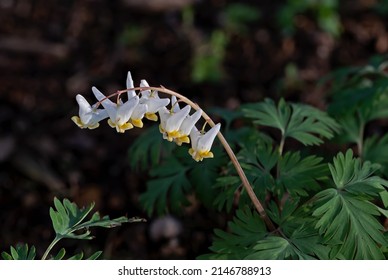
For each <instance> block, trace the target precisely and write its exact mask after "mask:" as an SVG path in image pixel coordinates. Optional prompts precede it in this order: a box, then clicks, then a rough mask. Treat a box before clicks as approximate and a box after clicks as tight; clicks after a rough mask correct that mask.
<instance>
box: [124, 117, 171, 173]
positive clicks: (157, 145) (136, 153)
mask: <svg viewBox="0 0 388 280" xmlns="http://www.w3.org/2000/svg"><path fill="white" fill-rule="evenodd" d="M174 148H175V146H174V145H171V143H169V142H167V141H164V140H163V138H162V137H161V135H160V132H159V128H158V126H157V125H154V126H152V127H150V128H147V129H144V131H143V133H142V134H141V135H139V136H138V137H137V138H136V139H135V141H134V142H133V143H132V145H131V148H130V149H129V163H130V165H131V167H132V168H134V169H137V170H146V169H149V168H150V167H152V166H156V165H157V164H159V163H160V162H161V160H162V158H163V157H165V156H168V155H170V154H171V152H172V150H173V149H174Z"/></svg>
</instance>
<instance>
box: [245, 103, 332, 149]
mask: <svg viewBox="0 0 388 280" xmlns="http://www.w3.org/2000/svg"><path fill="white" fill-rule="evenodd" d="M243 112H244V113H245V116H246V117H248V118H252V119H253V120H254V123H256V124H259V125H264V126H270V127H274V128H277V129H279V130H280V132H281V135H282V138H284V139H285V138H287V137H291V138H294V139H296V140H297V141H299V142H301V143H302V144H304V145H306V146H310V145H320V144H322V143H323V140H322V139H321V138H327V139H330V138H332V137H333V136H334V133H335V132H337V131H338V130H339V125H338V124H337V123H336V121H335V120H334V119H332V118H331V117H329V115H328V114H326V113H325V112H322V111H320V110H318V109H316V108H314V107H311V106H309V105H303V104H295V103H291V104H288V103H286V102H285V101H284V99H281V100H280V101H279V103H278V105H277V106H276V105H275V103H274V101H273V100H271V99H265V101H264V102H260V103H256V104H249V105H246V106H245V107H244V109H243Z"/></svg>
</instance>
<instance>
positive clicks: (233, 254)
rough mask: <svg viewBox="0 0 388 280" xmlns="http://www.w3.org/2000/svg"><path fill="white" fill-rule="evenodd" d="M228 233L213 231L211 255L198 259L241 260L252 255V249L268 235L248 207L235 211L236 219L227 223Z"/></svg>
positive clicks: (259, 219)
mask: <svg viewBox="0 0 388 280" xmlns="http://www.w3.org/2000/svg"><path fill="white" fill-rule="evenodd" d="M228 225H229V231H230V232H225V231H222V230H217V229H216V230H215V231H214V233H215V237H214V241H213V245H212V246H211V247H210V250H211V251H213V253H211V254H207V255H203V256H200V259H242V258H245V257H246V256H248V255H249V254H251V253H252V247H253V246H254V245H255V244H256V242H257V241H259V240H261V239H262V238H264V237H265V236H266V235H267V234H268V233H267V231H266V228H265V225H264V223H263V221H262V219H261V218H260V216H259V215H258V213H257V212H256V211H252V210H250V209H249V208H248V207H246V208H244V209H239V210H237V211H236V217H234V218H233V221H231V222H229V223H228Z"/></svg>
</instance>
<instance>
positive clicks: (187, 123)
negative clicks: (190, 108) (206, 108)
mask: <svg viewBox="0 0 388 280" xmlns="http://www.w3.org/2000/svg"><path fill="white" fill-rule="evenodd" d="M201 115H202V110H198V111H196V112H195V113H194V114H192V115H191V116H190V115H188V116H186V118H185V119H184V120H183V122H182V124H181V126H180V127H179V130H178V132H179V136H177V137H175V138H174V141H175V143H177V145H179V146H181V145H182V143H190V138H189V135H190V131H191V130H192V129H193V127H194V125H195V124H196V123H197V121H198V120H199V119H200V118H201Z"/></svg>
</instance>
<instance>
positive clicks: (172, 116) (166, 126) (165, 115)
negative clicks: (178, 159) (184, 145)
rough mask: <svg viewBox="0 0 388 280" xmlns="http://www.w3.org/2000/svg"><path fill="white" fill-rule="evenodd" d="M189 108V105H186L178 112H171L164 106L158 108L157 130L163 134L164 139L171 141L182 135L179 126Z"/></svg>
mask: <svg viewBox="0 0 388 280" xmlns="http://www.w3.org/2000/svg"><path fill="white" fill-rule="evenodd" d="M190 109H191V107H190V106H189V105H187V106H185V107H184V108H183V109H182V110H179V111H178V112H172V110H168V109H167V108H166V107H162V108H161V109H160V110H159V116H160V125H159V130H160V132H161V133H162V134H163V138H164V139H167V140H168V141H170V142H172V141H173V140H174V139H176V138H179V137H182V136H183V135H181V133H180V132H179V128H180V127H181V125H182V123H183V121H184V120H185V118H186V116H187V115H188V114H189V112H190Z"/></svg>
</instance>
